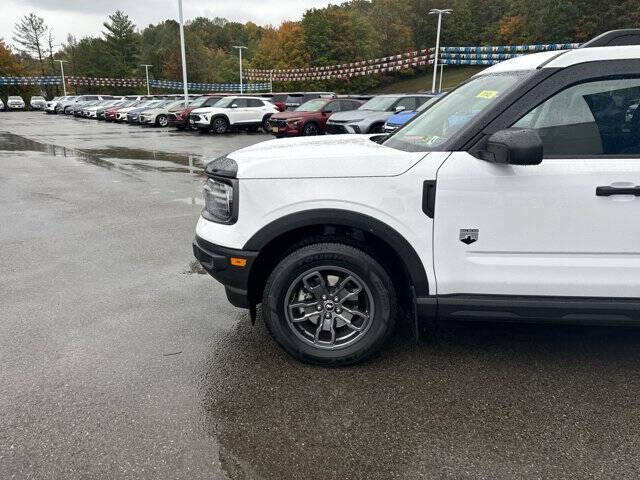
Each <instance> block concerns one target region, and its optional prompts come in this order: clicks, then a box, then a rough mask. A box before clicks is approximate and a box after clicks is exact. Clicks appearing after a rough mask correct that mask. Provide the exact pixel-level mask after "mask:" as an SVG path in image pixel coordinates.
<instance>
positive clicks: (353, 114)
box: [329, 110, 393, 122]
mask: <svg viewBox="0 0 640 480" xmlns="http://www.w3.org/2000/svg"><path fill="white" fill-rule="evenodd" d="M392 113H393V112H387V111H380V110H349V111H348V112H336V113H334V114H333V115H331V117H329V121H331V122H333V121H336V120H337V121H338V122H348V121H353V120H359V119H361V118H362V119H366V118H387V117H388V116H390V115H391V114H392Z"/></svg>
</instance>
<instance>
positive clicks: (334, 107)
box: [324, 101, 342, 113]
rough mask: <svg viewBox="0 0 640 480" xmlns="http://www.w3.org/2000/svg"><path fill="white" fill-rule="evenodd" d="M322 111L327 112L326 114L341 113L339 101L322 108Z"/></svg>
mask: <svg viewBox="0 0 640 480" xmlns="http://www.w3.org/2000/svg"><path fill="white" fill-rule="evenodd" d="M324 110H325V111H327V112H332V113H336V112H341V111H342V105H340V102H339V101H336V102H329V103H327V105H326V106H325V107H324Z"/></svg>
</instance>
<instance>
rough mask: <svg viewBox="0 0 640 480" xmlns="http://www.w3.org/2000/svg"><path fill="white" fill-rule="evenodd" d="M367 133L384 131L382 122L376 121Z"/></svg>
mask: <svg viewBox="0 0 640 480" xmlns="http://www.w3.org/2000/svg"><path fill="white" fill-rule="evenodd" d="M369 133H384V124H382V123H376V124H375V125H373V126H372V127H371V128H370V129H369Z"/></svg>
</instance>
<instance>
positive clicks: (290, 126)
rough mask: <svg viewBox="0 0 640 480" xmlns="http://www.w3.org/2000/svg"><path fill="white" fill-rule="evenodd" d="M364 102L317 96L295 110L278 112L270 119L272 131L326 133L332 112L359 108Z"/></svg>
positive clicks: (280, 132) (283, 133)
mask: <svg viewBox="0 0 640 480" xmlns="http://www.w3.org/2000/svg"><path fill="white" fill-rule="evenodd" d="M363 103H364V102H362V101H360V100H353V99H341V98H316V99H314V100H309V101H308V102H305V103H303V104H302V105H300V106H299V107H298V108H296V109H295V110H289V111H286V112H281V113H276V114H274V115H273V116H272V117H271V119H270V120H269V124H270V125H271V133H273V134H274V135H275V136H276V137H284V136H298V135H303V136H310V135H318V134H324V133H325V131H326V126H327V119H328V118H329V116H330V115H331V114H332V113H336V112H346V111H349V110H355V109H356V108H359V107H360V105H362V104H363Z"/></svg>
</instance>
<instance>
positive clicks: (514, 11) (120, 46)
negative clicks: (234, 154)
mask: <svg viewBox="0 0 640 480" xmlns="http://www.w3.org/2000/svg"><path fill="white" fill-rule="evenodd" d="M431 8H451V9H453V14H452V15H449V16H447V17H445V18H444V19H443V29H442V40H441V42H442V43H441V44H442V45H447V46H464V45H503V44H507V45H512V44H522V43H529V44H533V43H564V42H582V41H585V40H588V39H590V38H592V37H594V36H596V35H598V34H600V33H602V32H603V31H606V30H612V29H617V28H632V27H635V26H638V25H640V2H639V1H638V0H619V1H612V2H602V1H601V0H562V1H558V0H351V1H347V2H344V3H342V4H340V5H330V6H328V7H326V8H313V9H309V10H307V11H306V12H305V13H304V15H303V17H302V19H301V20H300V21H296V22H293V21H285V22H283V23H282V24H281V25H280V26H278V27H274V26H259V25H257V24H255V23H253V22H247V23H244V24H243V23H238V22H233V21H229V20H227V19H224V18H205V17H198V18H195V19H193V20H191V21H188V22H187V23H186V25H185V46H186V52H187V70H188V73H187V74H188V79H189V81H190V82H203V83H236V82H237V81H238V58H237V53H236V52H235V51H234V49H233V46H234V45H246V46H247V47H248V48H247V50H245V52H244V55H243V56H244V67H245V68H251V67H254V68H264V69H271V68H273V69H280V68H297V67H306V66H322V65H330V64H335V63H342V62H349V61H355V60H361V59H367V58H372V57H379V56H386V55H390V54H394V53H400V52H405V51H409V50H413V49H421V48H427V47H432V46H433V45H434V44H435V35H436V18H435V17H434V16H432V15H428V11H429V10H430V9H431ZM178 28H179V27H178V23H177V22H176V21H175V20H165V21H164V22H160V23H158V24H155V25H148V26H146V27H143V28H138V27H137V26H136V25H135V24H134V23H133V21H132V20H131V19H130V18H129V17H128V16H127V15H126V13H124V12H121V11H116V12H115V13H113V14H111V15H109V16H108V18H107V19H106V21H105V22H104V23H103V31H102V34H101V35H99V36H93V37H92V36H89V37H84V38H80V39H78V38H76V37H75V36H73V35H72V34H69V35H68V36H67V38H66V41H65V42H64V43H63V44H62V45H61V46H58V47H57V48H56V47H55V46H54V45H53V40H52V32H51V30H50V29H49V28H48V27H47V25H46V22H45V20H44V19H43V18H41V17H39V16H38V15H36V14H34V13H31V14H28V15H25V16H24V17H23V18H22V19H20V20H19V21H18V22H17V23H16V26H15V29H14V34H13V37H12V38H13V41H14V44H15V47H16V51H12V50H10V49H9V48H8V47H7V45H6V43H5V42H3V41H2V40H0V76H14V75H57V74H59V72H58V65H57V64H56V63H55V60H57V59H61V60H66V61H68V62H69V63H68V64H66V67H65V73H68V74H69V75H77V76H96V77H133V76H135V77H142V76H143V72H142V71H141V67H140V64H141V63H147V64H152V65H153V67H152V69H151V70H150V74H151V77H152V78H161V79H166V80H178V81H179V80H181V79H182V73H181V64H180V45H179V33H178ZM419 73H421V72H416V71H413V70H408V71H405V72H402V73H394V74H389V75H384V76H383V75H378V76H371V77H360V78H354V79H351V80H327V81H323V82H313V83H300V82H298V83H292V84H278V85H276V86H275V88H276V89H281V90H291V89H321V90H325V89H332V90H336V91H357V90H360V91H365V90H372V89H375V88H376V87H379V86H381V85H383V84H385V83H389V82H393V81H395V80H396V79H397V78H398V77H406V76H411V75H415V74H419ZM79 88H80V87H79ZM82 88H83V89H84V90H93V91H95V90H100V89H99V88H96V87H82ZM104 89H106V90H109V89H108V88H107V87H103V90H104ZM9 90H11V89H9V88H8V87H0V94H4V95H6V94H8V93H9ZM13 90H15V89H13ZM22 90H23V91H24V90H29V91H34V90H39V88H37V87H34V88H30V89H22ZM110 90H113V89H112V88H111V89H110ZM47 93H48V94H55V93H56V92H55V87H53V88H49V91H48V92H47ZM123 93H124V92H123Z"/></svg>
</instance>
